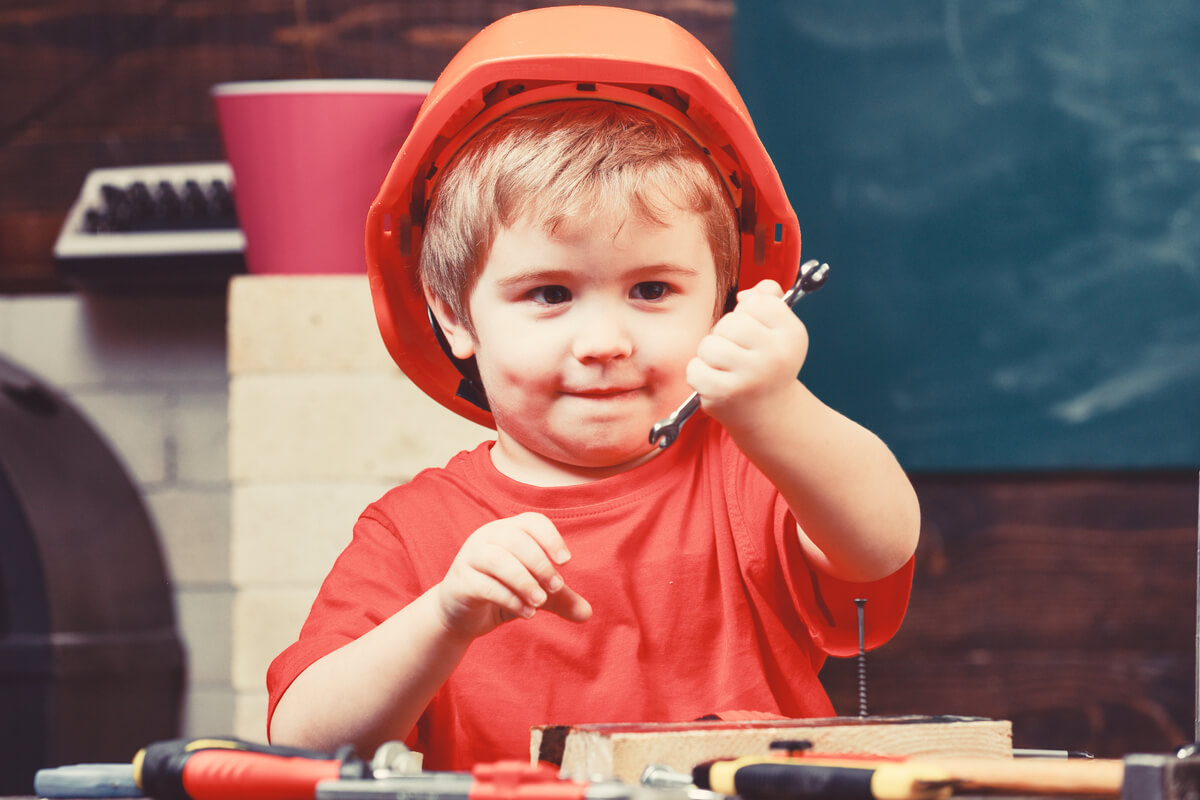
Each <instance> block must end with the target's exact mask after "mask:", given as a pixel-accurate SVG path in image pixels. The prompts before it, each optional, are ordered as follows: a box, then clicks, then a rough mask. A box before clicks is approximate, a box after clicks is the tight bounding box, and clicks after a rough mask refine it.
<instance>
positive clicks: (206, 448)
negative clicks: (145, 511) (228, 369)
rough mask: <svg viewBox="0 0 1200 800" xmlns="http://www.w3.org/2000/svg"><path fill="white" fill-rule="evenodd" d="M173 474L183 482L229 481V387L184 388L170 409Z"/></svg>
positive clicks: (223, 482) (224, 385)
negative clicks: (194, 389)
mask: <svg viewBox="0 0 1200 800" xmlns="http://www.w3.org/2000/svg"><path fill="white" fill-rule="evenodd" d="M169 423H170V428H171V437H172V440H173V443H174V448H173V450H172V451H171V452H172V456H173V458H174V465H173V466H174V469H173V473H174V478H175V480H176V481H179V482H181V483H187V484H195V483H211V484H226V483H227V482H228V481H229V387H228V384H226V383H225V382H222V383H221V385H220V387H219V388H217V389H213V390H197V391H190V390H185V391H181V392H179V393H178V394H177V395H176V396H175V402H174V404H173V406H172V408H171V409H170V419H169Z"/></svg>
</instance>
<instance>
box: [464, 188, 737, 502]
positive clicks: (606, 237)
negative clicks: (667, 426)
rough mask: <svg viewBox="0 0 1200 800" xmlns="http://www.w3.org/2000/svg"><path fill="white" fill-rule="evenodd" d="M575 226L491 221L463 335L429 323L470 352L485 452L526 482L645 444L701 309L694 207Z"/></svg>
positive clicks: (706, 265)
mask: <svg viewBox="0 0 1200 800" xmlns="http://www.w3.org/2000/svg"><path fill="white" fill-rule="evenodd" d="M578 228H579V229H578V230H572V231H568V232H567V233H566V234H565V235H560V234H556V235H554V236H553V237H551V236H550V235H549V234H547V233H546V232H545V231H544V230H542V228H541V227H540V226H538V225H535V224H531V223H530V222H529V221H528V220H523V221H521V222H519V223H517V224H516V225H514V226H512V227H510V228H502V229H501V230H500V231H499V233H498V234H497V236H496V239H495V243H494V244H493V245H492V249H491V252H490V253H489V255H488V259H487V261H486V262H485V264H484V267H483V270H482V271H481V273H480V276H479V279H478V282H477V283H476V285H475V287H474V289H473V290H472V293H471V296H470V299H469V307H470V311H471V319H472V321H473V323H474V326H475V336H474V337H471V336H470V335H469V334H467V332H466V331H465V329H463V328H462V326H460V325H455V324H454V323H453V322H451V323H450V324H449V326H448V327H447V326H446V325H444V326H443V327H447V335H448V337H449V338H450V340H451V344H452V347H453V349H454V352H455V355H457V356H459V357H460V358H464V357H467V356H470V355H474V356H475V357H476V359H477V362H478V364H479V371H480V375H481V377H482V379H483V385H484V387H485V389H486V390H487V395H488V401H489V403H490V404H491V408H492V413H493V415H494V417H495V420H496V428H497V434H498V436H497V445H496V446H495V447H494V448H493V450H492V457H493V460H494V461H495V463H496V465H497V467H498V468H499V469H500V470H501V471H502V472H504V473H506V474H508V475H509V476H510V477H513V478H515V479H517V480H521V481H523V482H526V483H533V484H541V485H555V484H567V483H578V482H582V481H586V480H589V479H592V478H598V477H603V476H605V475H610V474H615V473H617V472H620V471H622V470H624V469H628V468H629V467H631V466H633V465H635V464H637V463H640V462H641V461H644V460H645V459H647V458H649V457H650V456H651V454H652V453H653V452H657V450H656V449H655V448H654V447H653V446H652V445H651V444H650V442H649V434H650V427H651V426H652V425H653V424H654V423H655V422H656V421H657V420H659V419H661V418H662V417H664V416H666V415H667V414H669V413H670V412H671V411H672V410H673V409H674V408H675V407H676V406H677V405H679V403H681V402H682V401H683V400H684V399H685V398H686V397H687V396H688V395H689V394H690V393H691V388H690V387H689V386H688V385H687V383H686V381H685V380H684V370H685V366H686V364H687V362H688V361H689V360H690V359H691V358H692V357H694V356H695V354H696V348H697V345H698V344H699V342H700V339H701V338H703V337H704V335H705V334H707V333H708V331H709V330H710V329H711V328H712V324H713V321H714V320H713V312H714V309H715V308H716V306H717V302H716V293H717V289H716V267H715V265H714V263H713V257H712V252H711V250H710V248H709V244H708V241H707V239H706V237H705V235H704V231H703V229H702V227H701V222H700V218H699V217H698V216H697V215H696V214H693V213H689V212H684V211H678V212H675V213H674V215H673V216H672V217H671V218H670V219H669V220H668V224H667V225H665V226H656V225H649V224H646V223H643V222H639V221H637V220H634V219H632V218H630V219H625V220H615V221H613V222H611V223H605V222H595V223H588V224H585V225H579V226H578Z"/></svg>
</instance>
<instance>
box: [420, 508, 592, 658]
mask: <svg viewBox="0 0 1200 800" xmlns="http://www.w3.org/2000/svg"><path fill="white" fill-rule="evenodd" d="M570 557H571V555H570V552H569V551H568V550H567V547H566V544H565V543H564V542H563V539H562V536H561V535H560V534H559V532H558V529H557V528H555V527H554V523H552V522H551V521H550V520H549V518H547V517H546V516H545V515H543V514H537V513H534V512H526V513H524V514H518V515H517V516H515V517H507V518H505V519H498V520H495V521H494V522H489V523H487V524H486V525H483V526H481V527H480V528H479V529H478V530H476V531H475V532H474V533H472V534H471V535H470V536H469V537H468V538H467V540H466V541H465V542H464V543H463V546H462V548H461V549H460V550H459V551H458V555H457V556H455V558H454V562H453V563H452V564H451V565H450V569H449V570H448V571H447V572H446V577H445V578H443V579H442V582H441V583H440V584H439V585H438V592H437V597H438V609H439V611H440V612H441V622H442V624H443V625H444V626H445V627H446V630H448V631H450V632H451V633H453V634H455V635H458V636H463V637H467V638H474V637H476V636H482V635H483V634H485V633H488V632H490V631H492V630H493V629H495V628H496V627H497V626H499V625H501V624H502V623H504V622H508V621H509V620H512V619H516V618H518V617H523V618H526V619H528V618H529V617H532V616H533V614H534V612H535V611H536V610H538V609H539V608H541V609H545V610H546V611H549V612H551V613H553V614H557V615H558V616H560V617H562V618H564V619H567V620H570V621H572V622H583V621H584V620H586V619H588V618H589V617H590V616H591V615H592V607H591V606H590V605H589V604H588V602H587V600H584V599H583V597H581V596H580V595H579V594H578V593H577V592H575V591H574V590H573V589H571V588H570V587H568V586H567V585H566V583H565V582H564V581H563V578H562V575H560V574H559V571H558V568H557V567H558V566H560V565H562V564H565V563H566V562H567V561H568V560H569V559H570Z"/></svg>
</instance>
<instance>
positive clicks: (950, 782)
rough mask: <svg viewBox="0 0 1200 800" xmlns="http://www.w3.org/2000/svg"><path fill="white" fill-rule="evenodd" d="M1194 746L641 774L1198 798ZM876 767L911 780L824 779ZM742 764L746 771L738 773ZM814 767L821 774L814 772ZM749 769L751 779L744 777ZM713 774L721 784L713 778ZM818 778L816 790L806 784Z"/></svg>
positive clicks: (904, 799)
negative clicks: (1113, 755)
mask: <svg viewBox="0 0 1200 800" xmlns="http://www.w3.org/2000/svg"><path fill="white" fill-rule="evenodd" d="M1196 752H1197V751H1195V750H1194V749H1193V748H1191V747H1189V748H1182V749H1181V750H1180V751H1179V752H1177V753H1176V754H1173V755H1152V754H1131V755H1128V756H1126V757H1125V758H1123V759H1078V760H1076V759H1059V758H1017V759H1003V758H954V757H947V758H938V757H936V756H914V757H913V758H910V759H907V760H901V761H896V760H894V759H883V760H873V759H871V757H870V756H865V757H861V758H855V759H853V760H848V759H846V757H842V758H841V759H839V758H838V757H836V756H834V757H831V758H829V759H826V758H822V757H821V756H819V755H818V756H811V757H810V756H802V757H797V758H778V757H776V758H771V757H748V758H745V759H736V760H734V761H729V762H724V763H721V762H708V763H705V764H702V765H698V766H697V768H696V770H697V771H694V772H693V775H692V776H687V775H684V774H678V775H676V774H674V773H673V772H672V771H671V770H669V769H667V768H664V767H660V766H652V767H650V768H647V770H646V773H645V774H643V776H642V782H643V783H644V784H646V785H649V786H658V785H665V784H662V783H661V781H663V780H665V779H666V778H671V779H675V780H676V782H675V783H672V784H671V785H673V786H674V785H679V783H678V781H687V779H688V778H689V777H690V778H693V779H695V778H696V777H697V776H698V775H699V776H700V780H696V781H695V783H696V785H697V786H699V787H700V788H711V789H712V790H714V791H717V792H721V793H724V794H734V793H736V794H738V795H740V796H741V797H742V799H743V800H780V799H781V798H786V800H803V799H804V798H812V799H813V800H815V798H817V797H820V798H821V800H831V798H834V797H836V798H837V800H920V798H939V797H945V796H946V795H947V794H950V793H953V794H955V795H960V794H969V795H974V794H989V795H1008V796H1015V797H1043V796H1058V797H1066V796H1074V797H1111V798H1120V800H1200V755H1196ZM764 765H773V771H772V774H770V775H768V776H763V775H758V774H756V775H754V776H751V775H750V774H749V773H750V772H751V771H753V770H754V769H758V768H759V767H761V766H764ZM880 768H884V769H889V770H891V771H893V772H896V771H897V770H899V771H904V770H905V769H906V768H907V769H910V770H911V771H912V775H911V776H910V777H912V780H911V781H909V782H908V783H907V784H906V785H907V786H908V787H909V788H907V789H904V788H900V789H896V787H892V789H891V790H889V791H887V792H881V791H880V787H877V786H873V785H869V784H868V783H867V782H854V781H839V782H836V783H837V785H838V786H841V787H849V788H847V789H846V790H845V791H838V792H831V791H830V786H831V785H832V784H831V783H830V782H829V780H826V779H827V778H828V777H829V775H828V773H831V772H836V771H837V770H839V769H841V770H844V771H846V772H847V773H851V772H855V773H861V772H868V771H873V770H876V769H880ZM743 769H746V770H747V771H746V774H745V775H744V776H741V775H740V773H741V772H742V770H743ZM714 770H715V771H714ZM818 772H819V773H820V774H819V775H817V774H816V773H818ZM934 772H936V773H937V774H936V775H935V774H934ZM809 773H813V774H809ZM814 775H815V777H814ZM752 777H753V778H754V780H753V781H751V780H750V778H752ZM817 778H820V779H821V780H817ZM714 779H716V780H717V781H718V783H721V785H719V786H718V785H712V783H711V782H712V781H713V780H714ZM814 781H816V782H815V783H814ZM822 781H824V782H822ZM725 783H728V784H729V785H725ZM743 784H744V785H743ZM818 784H819V788H820V791H808V789H810V788H812V787H815V786H818ZM939 789H940V791H939Z"/></svg>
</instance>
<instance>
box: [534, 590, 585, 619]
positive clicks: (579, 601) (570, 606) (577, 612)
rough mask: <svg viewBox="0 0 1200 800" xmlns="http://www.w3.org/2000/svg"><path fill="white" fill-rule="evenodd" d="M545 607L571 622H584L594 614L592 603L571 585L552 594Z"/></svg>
mask: <svg viewBox="0 0 1200 800" xmlns="http://www.w3.org/2000/svg"><path fill="white" fill-rule="evenodd" d="M545 609H546V610H547V611H549V612H551V613H553V614H557V615H558V616H560V617H562V618H563V619H565V620H567V621H569V622H584V621H586V620H588V619H590V618H591V616H592V605H591V603H589V602H588V601H587V600H585V599H584V598H583V596H582V595H580V594H579V593H578V592H576V591H575V590H574V589H572V588H571V587H569V586H564V587H563V589H562V591H559V592H555V593H554V594H552V595H551V596H550V599H549V600H547V601H546V605H545Z"/></svg>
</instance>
